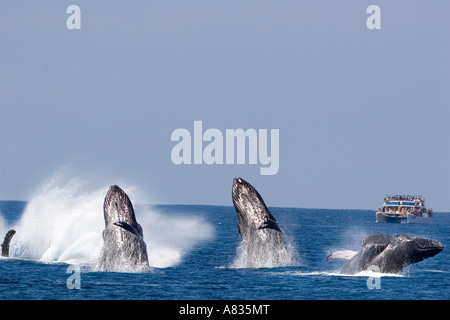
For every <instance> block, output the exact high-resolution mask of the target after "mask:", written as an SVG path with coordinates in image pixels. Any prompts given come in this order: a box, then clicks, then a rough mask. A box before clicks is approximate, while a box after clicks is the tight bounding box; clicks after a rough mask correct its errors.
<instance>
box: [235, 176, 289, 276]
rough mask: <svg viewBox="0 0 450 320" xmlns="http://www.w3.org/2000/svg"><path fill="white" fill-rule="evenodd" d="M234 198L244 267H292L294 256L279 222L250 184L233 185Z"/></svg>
mask: <svg viewBox="0 0 450 320" xmlns="http://www.w3.org/2000/svg"><path fill="white" fill-rule="evenodd" d="M232 197H233V204H234V208H235V209H236V213H237V216H238V226H237V228H238V231H239V234H240V236H241V239H242V244H241V246H240V249H241V250H242V251H241V255H242V256H241V259H242V261H241V263H240V264H239V265H240V266H243V267H250V268H253V267H273V266H281V265H287V264H290V263H291V259H292V256H291V254H292V253H291V252H290V250H289V249H288V246H287V244H286V241H285V237H284V234H283V232H282V231H281V229H280V227H279V226H278V223H277V220H276V219H275V217H274V216H273V215H272V214H271V213H270V211H269V210H268V209H267V207H266V204H265V203H264V200H263V199H262V197H261V195H260V194H259V193H258V191H256V189H255V188H254V187H253V186H252V185H251V184H249V183H248V182H247V181H245V180H244V179H241V178H236V179H234V181H233V189H232Z"/></svg>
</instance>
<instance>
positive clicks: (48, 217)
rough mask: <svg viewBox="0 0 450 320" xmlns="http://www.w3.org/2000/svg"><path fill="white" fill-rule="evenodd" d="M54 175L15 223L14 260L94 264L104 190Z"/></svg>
mask: <svg viewBox="0 0 450 320" xmlns="http://www.w3.org/2000/svg"><path fill="white" fill-rule="evenodd" d="M85 188H86V182H84V181H82V180H81V179H78V178H73V179H71V180H69V181H68V182H65V181H64V179H63V178H62V177H61V176H60V175H57V176H53V177H52V178H51V179H49V180H48V181H47V182H46V183H45V184H44V185H43V186H42V187H41V188H39V190H38V192H36V194H35V195H34V196H33V197H32V199H31V200H30V202H29V203H28V205H27V207H26V208H25V211H24V213H23V215H22V217H21V218H20V220H19V221H18V222H17V223H16V225H15V227H14V228H15V229H16V231H17V235H16V236H17V239H16V241H15V244H14V247H13V248H12V250H11V252H12V254H13V255H14V256H16V257H21V258H27V259H34V260H40V261H43V262H66V263H87V264H90V263H95V261H96V259H97V257H98V254H99V252H100V249H101V244H102V230H103V224H104V223H103V214H102V203H103V197H104V190H105V188H99V189H97V190H95V191H93V192H86V191H85Z"/></svg>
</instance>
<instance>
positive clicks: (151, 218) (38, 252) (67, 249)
mask: <svg viewBox="0 0 450 320" xmlns="http://www.w3.org/2000/svg"><path fill="white" fill-rule="evenodd" d="M108 188H109V186H102V187H100V188H96V189H95V190H93V191H87V189H88V186H87V182H85V181H83V180H81V179H79V178H72V179H66V178H65V177H64V176H63V174H61V173H58V174H56V175H54V176H53V177H51V178H50V179H49V180H48V181H47V182H46V183H45V184H44V185H43V186H42V187H41V188H39V190H38V192H36V194H35V195H34V196H33V197H32V199H31V200H30V201H29V203H28V205H27V206H26V208H25V210H24V213H23V215H22V216H21V218H20V219H19V221H18V222H17V223H16V224H15V225H14V226H13V228H14V229H15V230H16V231H17V233H16V235H15V236H14V238H13V239H12V241H11V246H10V256H11V257H14V258H23V259H31V260H38V261H42V262H46V263H53V262H62V263H69V264H79V265H86V266H89V267H92V269H93V267H94V266H95V264H96V262H97V259H98V256H99V254H100V251H101V249H102V246H103V238H102V233H103V230H104V226H105V224H104V219H103V201H104V197H105V195H106V193H107V191H108ZM124 190H125V192H127V194H128V195H129V196H130V198H131V199H133V192H135V190H136V188H134V187H127V186H125V187H124ZM132 201H133V200H132ZM137 207H140V206H137ZM135 211H136V212H135V213H136V219H137V221H138V222H139V223H140V224H141V226H142V228H143V230H144V240H145V242H146V244H147V250H148V256H149V263H150V266H152V267H160V268H164V267H170V266H174V265H176V264H178V263H180V262H181V259H182V257H183V255H184V254H185V253H186V252H188V251H189V250H191V249H192V248H193V247H194V246H195V245H197V243H198V242H199V241H204V240H208V239H210V238H211V237H212V236H213V228H212V226H211V225H210V224H209V223H207V222H206V221H204V220H203V219H201V218H198V217H192V215H190V216H185V215H181V214H180V215H177V216H171V217H167V216H165V215H162V214H160V213H158V212H156V211H154V210H152V209H150V208H147V209H144V210H142V211H139V210H136V206H135ZM3 229H6V227H5V226H3V225H2V221H0V230H3ZM5 232H6V231H5Z"/></svg>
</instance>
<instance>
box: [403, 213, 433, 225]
mask: <svg viewBox="0 0 450 320" xmlns="http://www.w3.org/2000/svg"><path fill="white" fill-rule="evenodd" d="M432 222H433V218H431V217H423V216H422V217H420V216H415V215H413V214H408V216H407V223H422V224H429V223H432Z"/></svg>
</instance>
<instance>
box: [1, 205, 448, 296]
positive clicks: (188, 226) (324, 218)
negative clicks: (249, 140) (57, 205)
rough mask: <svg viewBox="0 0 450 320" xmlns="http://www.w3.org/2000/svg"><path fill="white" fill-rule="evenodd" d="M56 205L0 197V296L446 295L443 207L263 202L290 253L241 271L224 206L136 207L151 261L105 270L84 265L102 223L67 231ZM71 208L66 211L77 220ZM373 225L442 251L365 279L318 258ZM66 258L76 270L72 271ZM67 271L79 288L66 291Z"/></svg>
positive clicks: (233, 219) (348, 245)
mask: <svg viewBox="0 0 450 320" xmlns="http://www.w3.org/2000/svg"><path fill="white" fill-rule="evenodd" d="M69 202H70V201H69ZM69 205H70V203H69ZM40 210H42V211H46V212H42V213H41V212H40ZM52 210H54V211H52ZM61 210H62V211H61V212H59V211H58V209H49V208H42V207H41V206H40V205H39V203H31V202H30V204H29V206H27V203H26V202H17V201H0V212H1V216H2V218H1V219H0V232H2V235H1V238H2V239H3V236H4V233H5V232H6V231H7V230H8V229H9V228H11V227H14V228H15V229H16V230H17V234H16V236H15V237H14V238H13V240H12V241H11V252H10V254H11V256H12V257H10V258H1V259H0V299H170V300H172V299H269V300H272V299H273V300H275V299H289V300H291V299H450V267H449V264H448V262H449V256H450V253H449V252H450V249H449V248H450V214H449V213H439V212H436V213H434V222H433V223H432V224H430V225H420V224H381V223H376V222H375V212H374V211H367V210H328V209H321V210H318V209H297V208H271V212H272V214H273V215H274V216H275V217H276V218H277V220H278V221H279V225H280V227H281V228H282V229H283V231H284V232H285V234H286V235H287V237H288V239H289V241H290V243H291V244H292V245H293V246H294V248H295V251H296V252H297V253H298V258H297V259H296V260H295V262H293V263H292V265H289V266H285V267H272V268H252V269H250V268H239V267H238V265H236V262H235V260H236V255H237V247H238V246H239V244H240V237H239V234H238V231H237V228H236V225H237V216H236V213H235V211H234V208H233V207H232V206H227V207H222V206H184V205H178V206H176V205H161V206H136V215H137V218H138V221H139V222H141V224H142V226H143V228H144V235H146V236H147V238H145V239H146V242H147V245H148V249H149V259H150V260H151V261H150V264H151V265H152V266H153V267H152V269H151V270H150V271H149V272H146V273H106V272H95V271H94V266H95V257H96V256H97V255H98V251H99V248H101V245H102V238H101V231H102V226H101V225H100V226H99V227H96V228H97V229H99V230H98V233H100V234H99V235H98V236H97V235H96V233H97V229H96V228H93V229H92V230H91V229H89V226H87V225H86V224H87V222H85V221H83V224H84V225H85V226H84V228H82V229H79V230H80V231H77V232H73V230H72V229H71V228H69V227H68V226H70V225H76V223H77V221H79V220H80V218H79V217H76V218H75V219H74V221H72V222H70V223H69V224H66V223H64V222H65V221H68V220H70V218H68V217H67V216H64V214H65V213H64V212H63V211H67V210H65V209H64V208H62V209H61ZM77 210H78V211H82V210H84V208H78V209H77ZM86 210H87V211H89V210H90V208H87V209H86ZM49 211H50V212H49ZM78 211H75V212H72V214H75V215H76V214H80V217H81V215H82V214H81V213H78ZM151 212H157V214H153V215H152V214H150V213H151ZM33 215H34V216H38V217H33ZM93 215H94V214H93ZM98 215H99V216H100V219H98V220H96V218H95V217H90V218H89V219H93V222H92V224H99V223H100V224H101V223H102V211H101V204H100V206H99V210H98ZM149 215H151V217H148V216H149ZM58 219H61V220H58ZM89 219H88V221H89ZM94 220H95V221H94ZM52 221H57V223H52ZM98 221H100V222H98ZM152 225H153V226H156V227H154V228H152V227H151V226H152ZM59 226H61V228H60V229H59ZM77 230H78V229H77ZM85 230H86V231H85ZM20 232H21V233H27V235H24V234H22V235H21V234H20ZM373 232H383V233H387V234H392V235H394V234H405V233H406V234H413V235H419V236H425V237H428V238H432V239H436V240H438V241H440V242H441V243H442V244H444V246H445V249H444V251H442V252H441V253H440V254H438V255H437V256H435V257H432V258H430V259H427V260H424V261H422V262H420V263H417V264H415V265H412V266H410V267H408V268H407V269H406V270H404V271H403V272H402V273H401V274H400V275H397V276H393V275H382V276H381V277H378V278H375V280H374V279H369V276H370V275H367V274H362V275H358V276H343V275H339V274H338V272H339V270H340V268H341V267H342V266H343V264H344V263H345V261H339V260H335V261H330V262H326V261H325V258H326V257H327V256H328V255H329V254H330V253H331V252H333V251H337V250H345V249H350V250H359V249H360V242H361V239H362V238H363V237H364V236H365V235H367V234H368V233H373ZM91 233H92V234H91ZM202 233H203V234H202ZM77 234H78V235H79V239H77ZM30 239H31V240H30ZM69 240H70V241H69ZM149 242H152V243H153V245H152V244H151V243H149ZM72 265H77V266H79V267H80V270H81V272H80V273H79V274H77V273H72V272H71V271H70V269H68V268H69V267H70V266H72ZM75 275H76V276H78V278H77V279H78V280H79V289H76V288H75V289H70V288H69V287H71V285H72V286H73V285H74V284H76V282H74V281H72V280H73V279H74V278H69V277H71V276H75ZM368 280H369V282H370V281H379V287H380V288H379V289H369V288H368V285H367V284H368Z"/></svg>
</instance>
